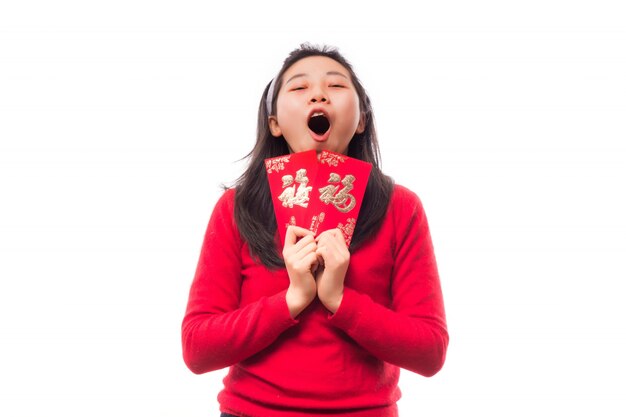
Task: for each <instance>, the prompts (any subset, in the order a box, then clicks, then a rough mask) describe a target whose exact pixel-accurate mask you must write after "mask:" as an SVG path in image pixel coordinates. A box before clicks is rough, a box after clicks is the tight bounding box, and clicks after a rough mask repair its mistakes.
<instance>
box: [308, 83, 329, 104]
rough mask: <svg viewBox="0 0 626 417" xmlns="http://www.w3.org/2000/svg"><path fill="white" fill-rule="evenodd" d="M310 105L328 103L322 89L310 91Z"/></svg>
mask: <svg viewBox="0 0 626 417" xmlns="http://www.w3.org/2000/svg"><path fill="white" fill-rule="evenodd" d="M310 101H311V103H325V102H327V101H328V97H327V96H326V93H325V92H324V90H323V89H321V88H319V87H316V88H314V89H312V91H311V98H310Z"/></svg>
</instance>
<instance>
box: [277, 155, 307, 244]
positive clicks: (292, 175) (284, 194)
mask: <svg viewBox="0 0 626 417" xmlns="http://www.w3.org/2000/svg"><path fill="white" fill-rule="evenodd" d="M317 168H318V163H317V156H316V153H315V151H314V150H311V151H306V152H298V153H292V154H289V155H283V156H278V157H275V158H268V159H266V160H265V170H266V172H267V179H268V181H269V185H270V191H271V192H272V203H273V205H274V213H275V215H276V224H277V225H278V234H279V235H280V240H281V244H282V245H283V246H284V244H285V231H286V230H287V227H288V226H289V225H296V226H300V227H304V228H308V227H309V224H308V220H307V217H308V216H307V212H308V208H309V204H310V203H311V200H312V196H311V193H312V192H313V190H314V189H315V187H314V184H315V178H316V173H317Z"/></svg>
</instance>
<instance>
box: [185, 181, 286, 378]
mask: <svg viewBox="0 0 626 417" xmlns="http://www.w3.org/2000/svg"><path fill="white" fill-rule="evenodd" d="M241 250H242V239H241V237H240V235H239V231H238V230H237V226H236V224H235V220H234V190H228V191H226V192H225V193H224V195H223V196H222V197H221V198H220V200H219V201H218V202H217V204H216V206H215V209H214V210H213V214H212V215H211V219H210V220H209V225H208V228H207V231H206V234H205V237H204V243H203V245H202V250H201V251H200V259H199V261H198V266H197V269H196V274H195V277H194V280H193V283H192V285H191V290H190V292H189V301H188V304H187V311H186V314H185V317H184V319H183V323H182V346H183V358H184V360H185V363H186V364H187V366H188V367H189V369H190V370H191V371H192V372H194V373H198V374H200V373H204V372H208V371H212V370H216V369H220V368H224V367H227V366H230V365H233V364H235V363H237V362H240V361H242V360H244V359H246V358H248V357H250V356H252V355H254V354H255V353H257V352H259V351H261V350H262V349H264V348H266V347H267V346H269V345H270V344H271V343H272V342H273V341H274V340H275V339H276V338H277V337H278V336H279V335H280V334H281V333H282V332H284V331H285V330H286V329H288V328H289V327H291V326H293V325H294V324H296V323H297V321H296V320H294V319H292V318H291V316H290V314H289V309H288V307H287V303H286V300H285V291H282V292H279V293H277V294H275V295H273V296H270V297H262V298H260V299H259V300H257V301H255V302H253V303H251V304H247V305H245V306H243V307H240V299H241V282H242V280H241V267H242V261H241Z"/></svg>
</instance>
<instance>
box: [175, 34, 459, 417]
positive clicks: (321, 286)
mask: <svg viewBox="0 0 626 417" xmlns="http://www.w3.org/2000/svg"><path fill="white" fill-rule="evenodd" d="M320 114H321V115H323V117H324V118H325V119H326V123H325V125H327V126H325V127H326V130H325V131H320V129H318V128H315V129H312V127H311V125H310V121H311V119H312V118H313V117H314V116H319V115H320ZM322 130H323V129H322ZM312 149H314V150H316V151H318V153H319V152H321V151H323V150H330V151H333V152H338V153H343V154H346V155H348V156H350V157H353V158H358V159H361V160H364V161H367V162H370V163H371V164H372V165H373V168H372V172H371V174H370V179H369V182H368V185H367V189H366V192H365V196H364V197H363V202H362V206H361V211H360V213H359V218H358V223H357V225H356V229H355V231H354V235H353V237H352V241H351V244H350V247H347V245H346V243H345V240H344V237H343V234H342V233H341V232H340V231H339V230H337V229H333V230H328V231H326V232H323V233H321V234H320V235H319V236H313V234H312V233H311V232H310V231H308V230H306V229H303V228H299V227H295V226H290V227H289V228H288V229H287V231H286V236H285V244H284V247H280V243H279V242H280V241H281V240H280V237H279V236H278V233H279V231H278V229H277V226H276V221H275V217H274V211H273V205H272V201H271V194H270V190H269V185H268V183H267V177H266V174H265V168H264V164H263V162H264V159H266V158H270V157H275V156H279V155H284V154H288V153H294V152H301V151H306V150H312ZM249 156H250V163H249V166H248V168H247V170H246V171H245V173H244V174H243V175H242V176H241V177H240V178H239V180H238V182H237V184H236V186H235V187H234V188H233V189H229V190H226V192H225V193H224V194H223V196H222V197H221V198H220V200H219V201H218V203H217V204H216V207H215V209H214V211H213V214H212V216H211V219H210V221H209V225H208V228H207V232H206V235H205V239H204V243H203V246H202V250H201V254H200V260H199V262H198V267H197V271H196V275H195V278H194V281H193V284H192V286H191V291H190V295H189V303H188V307H187V312H186V315H185V318H184V320H183V326H182V341H183V355H184V359H185V362H186V364H187V366H188V367H189V368H190V369H191V370H192V371H193V372H195V373H204V372H208V371H212V370H216V369H220V368H224V367H228V366H230V370H229V373H228V375H227V377H226V378H225V379H224V389H223V390H222V391H221V392H220V394H219V395H218V400H219V403H220V409H221V412H222V416H253V417H274V416H285V417H291V416H302V417H304V416H326V417H327V416H340V415H349V416H354V417H370V416H371V417H388V416H397V415H398V409H397V406H396V402H397V400H398V399H399V398H400V391H399V389H398V386H397V383H398V377H399V372H400V369H399V368H405V369H408V370H410V371H413V372H417V373H419V374H421V375H424V376H432V375H434V374H435V373H437V372H438V371H439V370H440V369H441V367H442V366H443V363H444V360H445V354H446V349H447V345H448V333H447V329H446V321H445V313H444V306H443V298H442V294H441V286H440V282H439V276H438V272H437V266H436V262H435V256H434V252H433V246H432V243H431V238H430V232H429V228H428V223H427V220H426V216H425V214H424V210H423V208H422V205H421V202H420V200H419V199H418V197H417V196H416V195H415V194H414V193H413V192H411V191H409V190H408V189H406V188H404V187H402V186H399V185H394V184H393V182H392V181H391V179H390V178H389V177H387V176H385V175H384V174H383V173H382V172H381V171H380V169H379V152H378V142H377V137H376V131H375V128H374V120H373V114H372V109H371V104H370V100H369V98H368V96H367V94H366V92H365V90H364V88H363V87H362V85H361V83H360V82H359V80H358V78H357V77H356V75H355V73H354V71H353V70H352V67H351V66H350V64H349V63H348V62H347V61H346V60H345V59H344V58H343V56H342V55H340V54H339V53H338V52H337V51H336V50H334V49H330V48H327V47H324V48H317V47H313V46H310V45H302V46H301V48H299V49H297V50H295V51H293V52H292V53H291V54H290V55H289V57H288V58H287V59H286V60H285V62H284V64H283V67H282V68H281V70H280V71H279V73H278V75H277V76H276V78H274V80H272V82H271V83H270V84H269V85H268V86H267V87H266V89H265V91H264V93H263V97H262V99H261V103H260V107H259V119H258V132H257V142H256V145H255V147H254V149H253V150H252V152H251V154H250V155H249Z"/></svg>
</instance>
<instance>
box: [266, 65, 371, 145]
mask: <svg viewBox="0 0 626 417" xmlns="http://www.w3.org/2000/svg"><path fill="white" fill-rule="evenodd" d="M282 79H283V83H282V86H281V88H280V90H279V91H278V98H277V100H276V115H273V116H270V117H269V126H270V131H271V132H272V135H273V136H275V137H280V136H283V137H284V138H285V140H286V141H287V144H288V145H289V150H290V151H291V152H302V151H308V150H311V149H315V150H316V151H317V152H318V153H319V152H321V151H323V150H328V151H332V152H337V153H343V154H345V153H347V151H348V145H349V144H350V140H352V137H353V136H354V135H355V133H362V132H363V130H364V128H365V122H364V120H363V118H362V117H361V112H360V109H359V96H358V94H357V92H356V89H355V88H354V85H353V84H352V80H351V79H350V73H349V72H348V70H346V68H344V67H343V65H341V64H340V63H338V62H337V61H335V60H334V59H331V58H328V57H325V56H311V57H307V58H303V59H301V60H300V61H297V62H296V63H295V64H293V65H292V66H291V67H289V69H287V71H285V73H284V74H283V78H282Z"/></svg>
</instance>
